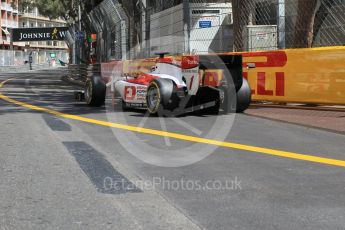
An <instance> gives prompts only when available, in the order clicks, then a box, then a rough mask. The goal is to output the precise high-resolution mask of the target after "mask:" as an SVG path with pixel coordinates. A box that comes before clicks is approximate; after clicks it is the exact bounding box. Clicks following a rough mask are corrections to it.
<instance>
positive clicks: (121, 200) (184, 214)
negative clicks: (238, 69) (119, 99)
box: [0, 69, 345, 230]
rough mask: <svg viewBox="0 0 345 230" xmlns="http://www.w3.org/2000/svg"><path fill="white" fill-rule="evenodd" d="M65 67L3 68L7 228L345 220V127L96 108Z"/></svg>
mask: <svg viewBox="0 0 345 230" xmlns="http://www.w3.org/2000/svg"><path fill="white" fill-rule="evenodd" d="M64 74H65V70H64V69H58V70H49V71H48V70H47V71H40V72H37V73H23V74H12V75H9V74H3V75H2V76H0V79H1V82H2V81H4V80H7V79H11V80H9V81H7V82H5V83H4V84H2V85H1V88H0V99H2V100H0V118H1V119H0V127H1V128H0V142H1V153H0V170H1V172H0V229H58V228H60V229H236V230H237V229H243V230H248V229H253V230H254V229H255V230H257V229H263V230H270V229H296V230H300V229H313V230H314V229H344V225H345V221H344V219H345V152H344V147H345V138H344V137H345V136H344V135H342V134H339V133H334V132H328V131H325V130H320V129H314V128H310V127H305V126H299V125H296V124H289V123H286V122H279V121H274V120H268V119H262V118H259V117H254V116H248V115H246V114H236V115H234V114H230V115H219V116H214V115H207V114H206V115H205V114H188V115H181V116H179V117H176V118H169V117H165V118H160V117H150V116H147V115H146V113H145V112H144V111H125V112H124V111H122V110H121V108H119V107H120V106H115V107H114V106H112V105H111V103H109V102H111V101H110V100H109V99H108V100H107V103H106V105H105V106H103V107H100V108H90V107H87V106H85V104H84V103H82V102H76V101H75V100H74V91H75V90H76V89H77V88H76V87H74V86H71V85H68V84H67V83H66V82H63V81H61V77H62V76H63V75H64ZM12 78H14V79H12Z"/></svg>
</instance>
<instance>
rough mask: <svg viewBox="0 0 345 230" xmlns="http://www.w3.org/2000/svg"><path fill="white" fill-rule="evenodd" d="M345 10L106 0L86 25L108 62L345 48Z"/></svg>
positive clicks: (309, 1) (293, 1)
mask: <svg viewBox="0 0 345 230" xmlns="http://www.w3.org/2000/svg"><path fill="white" fill-rule="evenodd" d="M120 2H121V4H120ZM344 12H345V1H343V0H246V1H244V0H232V1H230V0H164V1H163V0H138V1H119V0H104V1H103V2H102V3H101V4H100V5H98V6H97V7H96V8H95V9H94V10H93V11H92V12H91V13H89V14H88V15H87V17H85V18H84V21H83V23H84V24H83V25H84V27H85V28H86V29H87V30H88V31H90V32H96V33H97V34H98V46H97V51H98V52H97V53H98V55H99V56H100V57H99V60H101V61H107V60H120V59H133V58H145V57H152V56H154V55H155V53H157V52H163V51H165V52H169V53H171V54H184V53H210V52H218V53H219V52H232V51H257V50H277V49H285V48H306V47H323V46H339V45H345V35H344V34H345V14H344Z"/></svg>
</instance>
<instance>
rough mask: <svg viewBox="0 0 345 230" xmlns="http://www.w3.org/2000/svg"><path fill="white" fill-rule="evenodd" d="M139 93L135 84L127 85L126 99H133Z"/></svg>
mask: <svg viewBox="0 0 345 230" xmlns="http://www.w3.org/2000/svg"><path fill="white" fill-rule="evenodd" d="M136 94H137V89H136V88H135V86H126V87H125V98H126V100H133V99H134V98H135V95H136Z"/></svg>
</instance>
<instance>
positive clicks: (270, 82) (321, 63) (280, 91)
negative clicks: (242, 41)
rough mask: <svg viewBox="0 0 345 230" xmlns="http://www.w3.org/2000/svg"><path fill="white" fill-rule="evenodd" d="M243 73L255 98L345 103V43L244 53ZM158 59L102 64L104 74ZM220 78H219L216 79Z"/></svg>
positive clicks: (210, 73) (208, 75) (212, 77)
mask: <svg viewBox="0 0 345 230" xmlns="http://www.w3.org/2000/svg"><path fill="white" fill-rule="evenodd" d="M239 54H242V56H243V75H244V78H246V79H247V80H248V81H249V83H250V86H251V88H252V100H253V101H269V102H277V103H306V104H331V105H345V46H342V47H324V48H311V49H310V48H309V49H288V50H277V51H261V52H241V53H239ZM155 61H156V58H148V59H142V60H131V61H123V62H121V61H118V62H116V61H114V62H109V63H102V75H103V77H105V78H111V75H113V74H115V73H116V72H118V74H117V75H121V74H126V73H132V74H133V73H136V72H138V73H139V72H142V71H141V70H144V72H145V71H147V70H148V69H150V68H151V67H152V66H153V65H154V64H155ZM204 74H205V84H207V85H211V86H213V85H217V84H218V83H217V81H219V79H222V77H223V76H220V75H223V74H222V71H220V70H207V71H206V72H205V73H204ZM217 79H218V80H217Z"/></svg>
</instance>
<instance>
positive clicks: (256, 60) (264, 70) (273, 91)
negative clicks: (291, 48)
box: [243, 51, 287, 97]
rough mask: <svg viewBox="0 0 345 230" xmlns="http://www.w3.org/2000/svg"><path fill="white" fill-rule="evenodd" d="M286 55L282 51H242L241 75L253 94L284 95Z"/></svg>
mask: <svg viewBox="0 0 345 230" xmlns="http://www.w3.org/2000/svg"><path fill="white" fill-rule="evenodd" d="M286 63H287V55H286V53H285V52H284V51H272V52H252V53H243V76H244V78H246V79H247V80H248V81H249V83H250V85H251V87H252V94H253V95H262V96H278V97H284V96H285V86H286V84H285V80H286V79H285V72H283V71H282V70H283V67H285V66H286Z"/></svg>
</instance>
